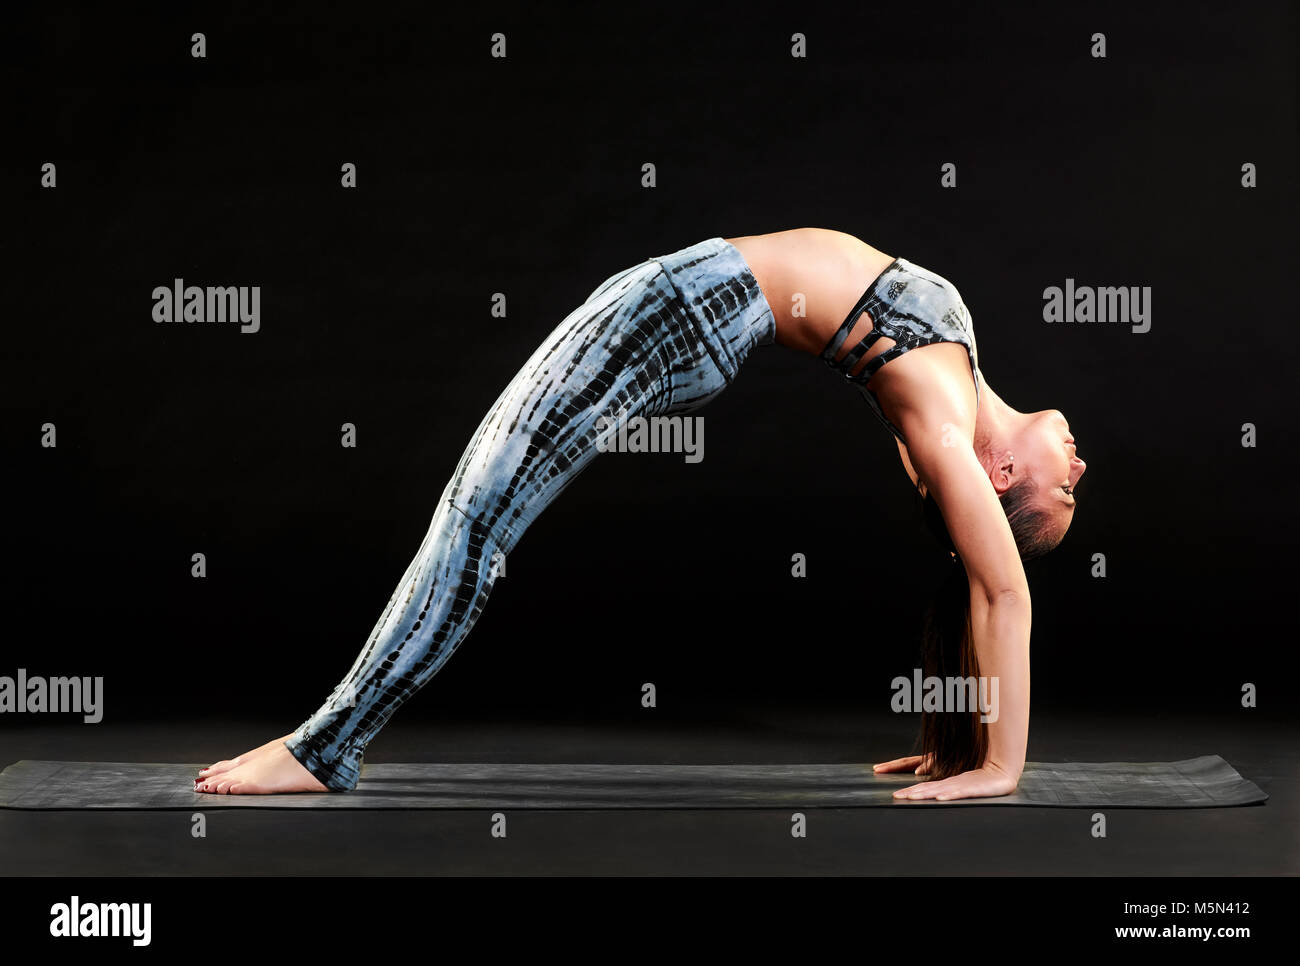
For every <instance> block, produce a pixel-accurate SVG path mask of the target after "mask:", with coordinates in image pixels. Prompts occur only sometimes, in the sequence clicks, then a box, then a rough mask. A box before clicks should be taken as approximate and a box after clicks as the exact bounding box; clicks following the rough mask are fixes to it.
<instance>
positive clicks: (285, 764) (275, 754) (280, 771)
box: [194, 732, 329, 795]
mask: <svg viewBox="0 0 1300 966" xmlns="http://www.w3.org/2000/svg"><path fill="white" fill-rule="evenodd" d="M291 735H292V732H290V733H289V734H287V735H285V736H284V737H283V738H276V739H275V740H274V741H268V742H267V743H266V744H264V745H262V746H261V747H260V748H254V749H253V750H252V751H248V752H245V753H244V754H242V755H240V756H239V757H237V758H231V759H230V760H228V761H219V762H217V763H216V764H215V765H210V766H209V767H207V768H204V769H202V770H201V771H200V772H199V777H198V778H196V779H194V790H195V791H196V792H211V793H214V794H217V795H273V794H276V793H278V792H324V791H329V789H327V788H326V787H325V786H324V785H322V784H321V783H320V782H319V781H318V780H317V779H316V777H315V776H314V775H312V773H311V772H309V771H308V770H307V769H306V768H304V767H302V765H300V764H299V763H298V759H297V758H295V757H294V756H293V755H292V754H291V753H290V751H289V749H288V748H286V747H285V746H284V742H285V740H286V739H288V738H289V737H290V736H291Z"/></svg>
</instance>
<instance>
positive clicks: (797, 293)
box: [725, 228, 894, 355]
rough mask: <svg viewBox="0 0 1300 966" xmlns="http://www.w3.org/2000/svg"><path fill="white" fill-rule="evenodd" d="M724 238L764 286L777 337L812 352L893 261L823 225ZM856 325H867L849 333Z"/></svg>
mask: <svg viewBox="0 0 1300 966" xmlns="http://www.w3.org/2000/svg"><path fill="white" fill-rule="evenodd" d="M725 241H728V242H730V243H731V244H732V245H734V246H735V247H736V249H737V250H738V251H739V252H740V254H741V255H742V256H743V257H744V259H745V262H746V264H748V265H749V269H750V271H751V272H753V274H754V278H755V280H757V282H758V286H759V288H760V289H762V291H763V297H764V298H765V299H767V304H768V305H769V306H770V307H771V309H772V315H773V316H774V317H775V319H776V341H777V342H778V343H779V344H780V345H783V346H786V347H788V348H791V349H796V350H798V351H800V352H810V353H813V354H814V355H815V354H817V353H820V352H821V351H822V349H824V348H825V347H826V343H827V342H829V341H830V339H831V336H833V335H834V334H835V332H836V331H837V330H838V329H839V327H840V325H841V323H843V321H844V317H845V316H846V315H848V313H849V310H850V309H851V308H853V306H854V304H855V303H856V302H857V300H858V299H859V297H861V295H862V293H863V292H865V291H866V290H867V287H868V286H870V285H871V283H872V282H874V281H875V280H876V278H877V277H878V276H879V275H880V273H881V272H883V271H884V270H885V269H886V268H887V267H888V266H889V263H890V262H892V261H893V260H894V259H893V256H892V255H887V254H885V253H884V252H882V251H879V250H877V249H875V248H872V247H871V246H870V245H868V244H867V243H866V242H864V241H862V240H860V239H858V238H855V237H854V236H853V235H849V234H846V233H845V232H841V231H831V230H830V229H826V228H795V229H792V230H790V231H778V232H772V233H771V234H767V235H744V236H741V237H739V238H727V239H725ZM858 329H862V330H863V331H864V332H865V331H869V330H870V326H869V324H868V323H867V322H866V320H863V321H862V322H861V323H860V324H859V325H858V326H855V328H854V331H853V333H851V336H850V337H851V338H860V337H861V334H860V333H859V332H858ZM850 344H851V343H850ZM848 347H849V346H848V345H846V346H845V351H847V350H848Z"/></svg>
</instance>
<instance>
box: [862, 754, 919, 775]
mask: <svg viewBox="0 0 1300 966" xmlns="http://www.w3.org/2000/svg"><path fill="white" fill-rule="evenodd" d="M920 764H921V756H920V755H908V756H907V757H906V758H895V759H894V760H893V761H887V762H884V763H883V764H879V765H872V766H871V770H872V771H874V772H875V773H876V774H878V775H881V774H884V773H886V772H891V771H908V770H911V769H914V768H916V767H917V766H918V765H920Z"/></svg>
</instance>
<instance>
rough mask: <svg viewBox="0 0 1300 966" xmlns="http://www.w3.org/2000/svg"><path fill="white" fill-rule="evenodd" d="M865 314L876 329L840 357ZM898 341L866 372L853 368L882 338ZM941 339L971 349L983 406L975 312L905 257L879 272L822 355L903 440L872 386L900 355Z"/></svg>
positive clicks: (953, 290) (939, 279)
mask: <svg viewBox="0 0 1300 966" xmlns="http://www.w3.org/2000/svg"><path fill="white" fill-rule="evenodd" d="M863 312H866V313H868V315H869V316H870V318H871V331H870V332H868V333H867V335H866V338H864V339H863V340H862V341H861V342H859V343H858V344H857V345H856V346H854V347H853V348H852V349H850V350H849V351H848V353H846V354H845V356H844V358H842V359H839V360H838V361H837V360H836V358H835V356H836V355H837V354H838V353H839V351H840V349H841V348H843V346H844V342H845V340H846V339H848V337H849V332H850V331H852V329H853V326H854V324H855V323H856V322H857V321H858V317H859V316H861V315H862V313H863ZM881 338H886V339H893V340H894V345H892V346H890V347H889V348H888V349H886V350H885V351H884V352H881V353H880V354H879V355H877V356H875V357H874V358H872V359H871V360H870V361H869V362H868V363H867V364H866V365H865V366H863V367H862V371H861V372H859V373H858V374H857V375H856V376H855V375H853V374H852V373H853V368H854V366H856V365H857V364H858V363H859V362H861V361H862V358H863V356H865V355H866V354H867V352H868V351H870V349H871V347H872V345H874V344H875V342H876V340H877V339H881ZM936 342H956V343H957V344H958V345H963V346H965V347H966V353H967V355H969V356H970V368H971V375H972V376H973V377H974V379H975V401H976V405H978V404H979V393H980V382H981V381H982V380H983V376H982V375H981V373H980V370H979V353H978V350H977V349H976V346H975V328H974V324H973V323H972V321H971V317H970V312H969V310H967V308H966V306H965V304H964V303H963V302H962V300H961V294H960V293H959V292H958V291H957V287H956V286H955V285H953V284H952V282H950V281H948V280H947V279H946V278H943V277H942V276H939V275H936V274H934V272H931V271H928V270H926V269H924V268H922V267H921V266H919V265H914V264H913V263H912V262H909V261H908V260H907V259H905V258H895V259H894V260H893V261H892V262H890V263H889V265H888V267H886V268H885V270H884V271H883V272H881V273H880V276H879V277H878V278H877V279H876V280H875V281H874V282H872V283H871V285H870V286H868V288H867V290H866V291H865V292H864V293H862V298H860V299H858V303H857V304H856V305H855V306H853V309H852V311H850V312H849V315H848V318H846V319H845V320H844V322H843V324H842V325H841V326H840V328H839V331H838V332H836V333H835V335H834V336H833V337H832V338H831V341H830V342H828V343H826V348H825V349H823V350H822V354H821V358H822V359H823V360H824V361H825V363H826V364H827V365H828V366H830V367H831V368H832V369H835V370H838V371H839V372H840V374H841V375H843V376H844V378H845V379H847V380H848V381H849V382H851V383H853V384H854V385H856V386H857V387H858V389H859V390H860V391H861V392H862V395H863V398H865V399H866V400H867V402H868V403H869V404H870V406H871V408H872V410H873V411H874V412H875V414H876V415H877V416H878V417H879V418H880V420H881V422H883V423H884V424H885V425H886V426H887V427H888V428H889V431H890V432H891V433H893V434H894V435H895V436H897V437H898V438H899V439H900V440H902V441H903V442H904V443H906V442H907V440H905V439H903V434H902V432H901V431H900V430H899V428H898V427H897V426H895V425H894V424H893V423H891V422H890V421H889V419H888V418H887V417H886V416H885V411H884V410H883V409H881V407H880V400H879V399H877V398H876V394H875V393H874V392H872V391H871V390H870V389H868V388H867V383H868V382H870V381H871V377H872V376H874V375H875V374H876V373H877V372H878V371H880V367H881V366H884V365H887V364H888V363H889V362H890V361H892V360H894V359H897V358H898V357H899V356H901V355H902V354H903V353H905V352H909V351H911V350H912V349H915V348H917V347H918V346H923V345H933V344H934V343H936Z"/></svg>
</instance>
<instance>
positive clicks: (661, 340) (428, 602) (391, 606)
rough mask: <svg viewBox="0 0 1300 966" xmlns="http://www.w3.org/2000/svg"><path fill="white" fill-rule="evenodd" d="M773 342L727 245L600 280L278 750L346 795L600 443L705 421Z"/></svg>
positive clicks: (504, 405) (492, 426)
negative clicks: (650, 424)
mask: <svg viewBox="0 0 1300 966" xmlns="http://www.w3.org/2000/svg"><path fill="white" fill-rule="evenodd" d="M775 336H776V328H775V321H774V319H773V316H772V311H771V309H770V307H769V306H768V304H767V301H766V300H765V299H764V297H763V293H762V291H761V290H760V289H759V287H758V282H757V281H756V280H755V279H754V276H753V274H752V273H751V272H750V270H749V267H748V266H747V265H746V264H745V260H744V259H743V258H742V257H741V254H740V252H739V251H737V250H736V248H735V247H734V246H733V245H731V244H729V243H727V242H726V241H724V240H723V239H721V238H710V239H709V240H707V241H703V242H700V243H699V244H697V245H692V246H691V247H689V248H684V249H682V250H681V251H678V252H674V253H673V254H671V255H664V256H661V257H658V258H651V259H648V260H646V261H644V262H642V263H641V264H639V265H635V266H633V267H632V268H628V269H625V270H624V271H621V272H619V273H617V274H615V275H612V276H611V277H610V278H608V279H607V280H606V281H605V282H603V283H602V284H601V285H600V287H598V288H597V289H596V291H594V292H592V294H591V295H590V296H589V297H588V298H587V300H586V302H584V303H583V304H582V305H581V306H580V307H579V308H577V309H576V310H574V311H573V312H572V313H570V314H569V316H568V317H567V318H566V319H565V320H564V321H563V322H561V323H560V324H559V326H558V327H557V328H556V329H555V330H554V331H553V332H552V333H551V334H550V335H549V336H547V337H546V340H545V341H544V342H543V343H542V345H541V347H540V348H538V350H537V351H536V352H534V353H533V355H532V357H531V358H530V359H529V360H528V361H527V363H525V364H524V367H523V368H522V369H521V370H520V371H519V373H518V375H516V376H515V378H514V379H513V380H512V381H511V383H510V385H508V386H507V387H506V388H505V391H504V392H502V393H501V395H500V397H498V399H497V401H496V402H495V403H494V404H493V406H492V408H491V410H490V411H489V412H488V414H487V415H486V416H485V417H484V419H483V421H482V423H480V424H479V427H478V430H477V431H476V432H475V434H474V438H473V439H472V440H470V444H469V447H468V448H467V449H466V450H465V453H464V455H462V456H461V459H460V463H459V465H458V466H457V467H456V473H455V475H454V476H453V477H452V479H451V482H449V483H448V484H447V487H446V489H445V490H444V491H443V494H442V498H441V500H439V501H438V506H437V509H436V510H435V512H434V514H433V521H432V523H431V524H430V526H429V530H428V532H427V533H426V534H425V535H424V541H423V543H421V544H420V549H419V551H418V552H417V553H416V555H415V559H413V560H412V561H411V563H410V566H408V567H407V568H406V573H405V574H404V575H403V577H402V579H401V581H400V582H399V583H398V585H397V589H396V590H394V591H393V596H392V598H391V599H390V600H389V601H388V606H387V607H386V608H385V609H384V613H383V615H382V616H381V617H380V618H379V621H378V623H377V624H376V625H375V627H374V630H372V631H371V633H370V638H369V640H368V641H367V642H366V645H365V647H364V648H362V650H361V653H360V654H359V655H358V656H357V659H356V662H355V663H354V664H353V665H352V670H350V671H349V672H348V673H347V675H346V676H345V677H344V678H343V680H342V681H340V682H339V684H338V686H337V687H336V688H335V689H334V691H333V693H331V694H330V696H329V698H328V699H326V701H325V703H324V704H323V705H321V707H320V708H319V709H318V710H317V711H316V713H315V714H313V715H312V716H311V717H310V718H308V719H307V720H306V721H305V722H303V724H302V725H300V726H299V727H298V730H297V731H295V732H294V733H293V735H292V736H291V737H290V738H289V739H288V740H287V741H286V742H285V745H286V747H288V748H289V750H290V751H291V752H292V753H293V755H294V757H295V758H297V759H298V761H300V762H301V763H302V764H303V766H304V767H305V768H307V770H308V771H310V772H311V773H312V774H313V775H315V776H316V778H317V779H319V780H320V781H321V782H322V783H324V784H325V785H326V787H328V788H330V789H333V790H335V791H346V790H349V789H352V788H355V787H356V784H357V779H358V778H359V776H360V771H361V758H362V755H363V754H364V753H365V750H366V745H367V744H368V743H369V742H370V740H371V739H372V738H374V736H375V735H376V734H377V733H378V732H379V729H380V728H382V727H383V726H384V724H385V723H386V722H387V721H388V718H389V717H390V716H391V715H392V714H393V712H394V711H396V710H397V709H398V708H399V707H400V706H401V705H402V702H404V701H405V700H406V699H407V698H409V697H410V696H411V695H412V694H414V693H415V692H416V691H418V690H419V689H420V688H421V687H423V686H424V685H425V684H426V683H428V681H429V679H430V678H432V677H433V675H434V674H436V673H437V672H438V669H439V668H441V667H442V665H443V664H444V663H445V662H446V660H447V658H449V657H450V656H451V654H452V652H453V651H454V650H455V649H456V647H457V645H458V644H460V642H461V641H462V640H463V639H464V638H465V635H466V634H468V633H469V630H470V628H471V627H473V626H474V621H475V620H476V619H477V618H478V615H479V613H480V612H481V611H482V609H483V605H484V603H485V602H486V601H487V598H488V594H489V593H490V592H491V590H492V582H493V577H494V575H495V572H496V570H495V567H496V563H497V561H498V560H499V559H500V558H501V556H502V555H504V554H507V553H509V552H510V551H511V550H512V549H513V548H514V546H515V545H516V544H517V543H518V542H519V539H520V538H521V537H522V536H523V534H524V531H525V530H527V529H528V526H529V524H531V523H532V522H533V520H535V519H537V517H538V515H540V514H541V512H542V511H543V510H544V509H546V507H547V506H548V505H550V503H551V501H552V500H554V499H555V498H556V497H557V496H559V494H560V493H561V492H563V490H564V488H565V487H566V486H568V485H569V483H571V482H572V481H573V480H574V479H575V478H576V477H577V476H578V474H579V473H581V472H582V471H583V470H584V469H586V468H587V466H588V465H589V464H590V463H591V461H592V459H593V458H594V457H595V456H596V455H597V453H598V452H599V451H600V448H601V447H600V445H599V444H601V443H603V442H605V440H604V439H602V436H607V435H608V434H610V433H612V432H615V431H616V430H615V429H613V428H611V427H613V426H615V425H616V424H617V423H618V422H619V421H621V420H626V419H628V418H630V417H633V416H642V417H650V416H666V415H672V414H674V413H684V412H690V411H692V410H695V409H699V408H700V407H701V406H703V405H705V404H706V403H708V402H709V400H711V399H713V398H714V397H715V396H717V395H718V394H719V393H721V392H722V391H723V390H724V389H725V388H726V387H727V386H728V385H729V384H730V383H731V382H732V381H733V380H734V379H735V377H736V374H737V372H738V371H739V369H740V366H741V364H742V363H743V362H744V361H745V359H746V358H747V357H748V355H749V353H750V352H751V351H752V350H753V348H754V346H756V345H768V344H771V343H772V342H773V341H774V340H775ZM607 448H608V447H607Z"/></svg>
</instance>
